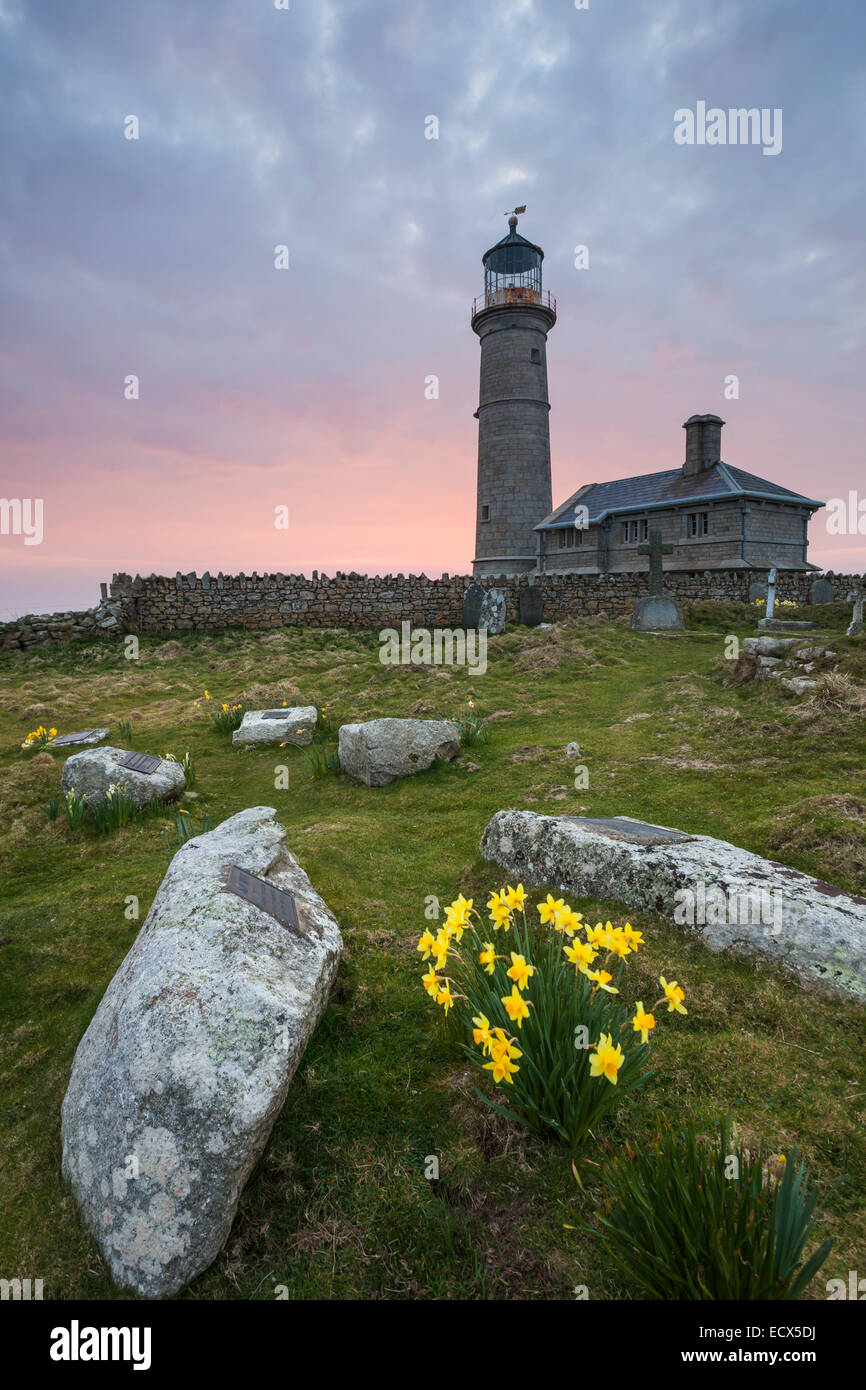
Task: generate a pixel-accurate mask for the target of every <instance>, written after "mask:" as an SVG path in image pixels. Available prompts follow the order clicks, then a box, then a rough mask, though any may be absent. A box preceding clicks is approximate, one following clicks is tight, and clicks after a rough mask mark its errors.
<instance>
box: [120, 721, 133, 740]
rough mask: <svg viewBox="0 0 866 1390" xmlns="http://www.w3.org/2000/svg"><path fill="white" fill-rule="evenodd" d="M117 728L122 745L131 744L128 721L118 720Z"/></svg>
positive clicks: (130, 730)
mask: <svg viewBox="0 0 866 1390" xmlns="http://www.w3.org/2000/svg"><path fill="white" fill-rule="evenodd" d="M117 727H118V729H119V731H120V737H121V738H122V739H123V741H124V743H132V724H131V723H130V721H129V720H128V719H121V720H119V722H118V725H117Z"/></svg>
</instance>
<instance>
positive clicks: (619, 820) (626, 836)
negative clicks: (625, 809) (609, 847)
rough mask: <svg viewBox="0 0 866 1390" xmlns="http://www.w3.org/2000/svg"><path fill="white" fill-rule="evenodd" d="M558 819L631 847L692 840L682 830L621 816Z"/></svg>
mask: <svg viewBox="0 0 866 1390" xmlns="http://www.w3.org/2000/svg"><path fill="white" fill-rule="evenodd" d="M560 819H561V820H564V821H568V822H569V823H570V824H571V825H580V826H583V828H584V829H585V830H594V831H596V832H597V833H598V834H600V835H607V836H609V837H610V839H611V840H627V841H628V842H629V843H630V844H633V845H646V846H651V845H678V844H682V842H683V841H684V840H691V839H692V838H693V836H691V835H685V834H684V833H683V832H682V830H668V829H667V828H666V827H665V826H663V825H649V824H647V822H646V821H642V820H637V821H635V820H625V819H624V818H623V817H621V816H561V817H560Z"/></svg>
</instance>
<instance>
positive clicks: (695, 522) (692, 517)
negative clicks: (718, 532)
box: [686, 512, 710, 536]
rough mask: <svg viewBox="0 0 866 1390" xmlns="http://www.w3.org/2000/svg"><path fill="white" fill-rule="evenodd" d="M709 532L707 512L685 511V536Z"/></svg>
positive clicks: (703, 534) (705, 534)
mask: <svg viewBox="0 0 866 1390" xmlns="http://www.w3.org/2000/svg"><path fill="white" fill-rule="evenodd" d="M709 532H710V514H709V512H687V513H686V535H687V536H707V535H709Z"/></svg>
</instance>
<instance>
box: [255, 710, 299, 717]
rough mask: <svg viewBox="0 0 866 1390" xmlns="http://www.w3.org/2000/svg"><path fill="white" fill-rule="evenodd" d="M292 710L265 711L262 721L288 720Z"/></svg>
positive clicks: (263, 711)
mask: <svg viewBox="0 0 866 1390" xmlns="http://www.w3.org/2000/svg"><path fill="white" fill-rule="evenodd" d="M291 712H292V711H291V710H290V709H263V710H262V713H261V717H262V719H288V717H289V715H290V714H291Z"/></svg>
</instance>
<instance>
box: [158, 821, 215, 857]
mask: <svg viewBox="0 0 866 1390" xmlns="http://www.w3.org/2000/svg"><path fill="white" fill-rule="evenodd" d="M172 829H173V830H174V843H173V844H172V841H171V837H170V835H169V833H168V830H167V829H165V827H163V829H162V830H161V831H160V840H161V841H162V847H163V849H164V851H165V854H166V857H167V858H168V859H173V858H174V856H175V854H176V853H177V851H178V850H179V849H180V848H181V846H182V845H185V844H186V842H187V840H192V839H194V838H195V836H196V835H206V834H207V832H208V831H209V830H211V829H212V826H211V823H210V817H209V816H208V815H207V814H204V815H202V818H201V829H200V830H196V828H195V821H194V820H193V818H192V816H191V815H190V813H189V811H175V813H174V818H173V820H172Z"/></svg>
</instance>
